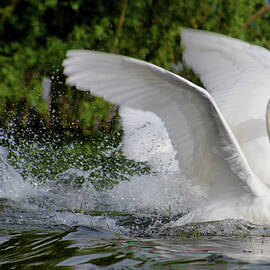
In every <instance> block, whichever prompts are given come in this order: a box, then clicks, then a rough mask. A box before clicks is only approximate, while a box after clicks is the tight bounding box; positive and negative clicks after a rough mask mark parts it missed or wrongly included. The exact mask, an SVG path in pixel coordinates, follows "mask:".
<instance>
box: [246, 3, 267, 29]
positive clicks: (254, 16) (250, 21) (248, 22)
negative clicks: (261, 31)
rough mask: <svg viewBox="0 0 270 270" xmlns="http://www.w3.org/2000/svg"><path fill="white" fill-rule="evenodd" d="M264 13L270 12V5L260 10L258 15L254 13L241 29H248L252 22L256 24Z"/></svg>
mask: <svg viewBox="0 0 270 270" xmlns="http://www.w3.org/2000/svg"><path fill="white" fill-rule="evenodd" d="M264 12H270V4H267V5H266V6H264V7H262V8H261V9H260V10H258V11H257V12H256V13H254V14H253V15H252V16H251V17H250V18H249V19H248V20H247V21H246V22H245V23H244V24H243V25H242V27H241V29H245V28H247V26H248V25H250V24H251V23H252V22H254V21H255V20H256V19H257V18H259V17H260V16H262V14H263V13H264Z"/></svg>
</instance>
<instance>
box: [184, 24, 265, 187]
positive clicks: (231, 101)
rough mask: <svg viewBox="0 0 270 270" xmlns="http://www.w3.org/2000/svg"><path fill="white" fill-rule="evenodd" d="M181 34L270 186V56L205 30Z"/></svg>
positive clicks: (190, 58) (191, 60)
mask: <svg viewBox="0 0 270 270" xmlns="http://www.w3.org/2000/svg"><path fill="white" fill-rule="evenodd" d="M181 36H182V43H183V45H184V46H185V51H184V60H185V62H186V63H187V65H189V66H190V67H191V68H192V69H193V70H194V71H195V72H196V73H197V74H198V75H199V76H200V78H201V81H202V82H203V84H204V85H205V87H206V88H207V89H208V90H209V92H210V93H211V95H212V96H213V98H214V100H215V101H216V102H217V104H218V106H219V108H220V110H221V112H222V114H223V116H224V117H225V119H226V120H227V122H228V124H229V126H230V128H231V129H232V131H233V133H234V135H235V136H236V138H237V140H238V142H239V144H240V147H241V149H242V151H243V153H244V155H245V157H246V158H247V160H248V163H249V165H250V167H251V169H252V170H253V171H254V172H255V174H256V175H257V176H258V177H259V178H260V179H261V180H262V181H264V182H265V183H266V184H267V185H268V186H270V166H269V165H268V162H269V161H270V144H269V139H268V134H267V123H266V119H265V117H266V109H267V103H268V100H269V97H270V52H269V51H268V50H266V49H264V48H262V47H258V46H255V45H250V44H248V43H246V42H243V41H240V40H237V39H234V38H230V37H226V36H223V35H220V34H215V33H209V32H206V31H201V30H193V29H183V30H182V35H181ZM267 161H268V162H267Z"/></svg>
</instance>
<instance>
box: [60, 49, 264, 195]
mask: <svg viewBox="0 0 270 270" xmlns="http://www.w3.org/2000/svg"><path fill="white" fill-rule="evenodd" d="M67 57H68V59H67V60H65V61H64V63H63V65H64V67H65V74H66V75H67V76H68V79H67V83H68V84H70V85H73V86H76V87H77V89H79V90H83V91H84V90H91V91H92V92H93V93H94V94H96V95H101V96H104V98H105V99H107V100H109V101H111V102H113V103H117V104H121V105H124V106H130V107H133V108H135V109H142V110H146V111H152V112H154V113H155V114H157V115H158V116H159V117H160V118H161V119H162V121H163V122H164V124H165V127H166V128H167V130H168V132H169V134H170V138H171V139H172V143H173V146H174V148H175V149H176V151H177V155H178V158H179V160H180V166H181V168H182V169H183V171H184V173H185V174H186V175H187V177H188V178H190V179H192V180H193V181H195V182H196V183H197V184H201V185H205V186H207V187H211V188H210V190H211V191H212V192H218V191H219V192H218V193H219V194H220V195H221V194H226V191H228V192H227V193H228V194H229V193H230V194H231V195H233V194H234V196H235V193H236V194H237V195H239V194H247V193H249V194H258V193H260V192H261V191H262V189H263V186H262V184H261V183H260V182H259V183H258V181H257V180H256V179H255V178H254V176H253V174H252V171H251V170H250V168H249V166H248V163H247V162H246V159H245V157H244V156H243V154H242V151H241V149H240V147H239V145H238V143H237V141H236V140H235V137H234V136H233V134H232V132H231V130H230V128H229V127H228V125H227V123H226V121H225V120H224V119H223V117H222V115H221V113H220V111H219V109H218V108H217V106H216V103H215V102H214V100H213V99H212V97H211V96H210V95H209V93H208V92H207V91H205V90H204V89H202V88H200V87H198V86H196V85H194V84H192V83H191V82H189V81H187V80H185V79H183V78H182V77H179V76H177V75H175V74H173V73H171V72H169V71H166V70H164V69H162V68H160V67H157V66H155V65H153V64H150V63H146V62H143V61H141V60H136V59H133V58H130V57H124V56H119V55H113V54H108V53H101V52H94V51H84V50H75V51H69V52H68V54H67Z"/></svg>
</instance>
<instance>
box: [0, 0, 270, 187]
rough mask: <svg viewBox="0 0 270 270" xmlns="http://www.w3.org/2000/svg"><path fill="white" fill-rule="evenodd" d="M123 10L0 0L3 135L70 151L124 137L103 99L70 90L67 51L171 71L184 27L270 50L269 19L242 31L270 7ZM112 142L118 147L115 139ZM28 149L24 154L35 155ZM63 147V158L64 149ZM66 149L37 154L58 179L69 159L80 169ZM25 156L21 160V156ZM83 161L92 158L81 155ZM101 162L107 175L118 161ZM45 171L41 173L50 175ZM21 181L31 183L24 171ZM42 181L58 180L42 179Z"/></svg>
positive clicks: (174, 1)
mask: <svg viewBox="0 0 270 270" xmlns="http://www.w3.org/2000/svg"><path fill="white" fill-rule="evenodd" d="M124 3H125V2H124V0H122V1H119V0H112V1H105V0H100V1H86V0H72V1H67V0H61V1H60V0H46V1H36V0H27V1H26V0H20V1H7V0H3V1H1V3H0V61H1V66H0V125H1V128H4V129H7V128H9V127H10V125H11V124H12V123H15V124H16V126H17V128H18V129H17V134H15V135H16V136H22V137H23V139H24V140H26V141H27V140H28V141H31V140H32V139H33V138H34V137H35V136H36V135H37V134H39V136H43V137H46V136H47V135H48V134H51V135H54V132H56V133H57V134H60V135H59V136H64V137H65V140H66V142H65V143H66V145H68V148H67V149H71V148H70V147H71V145H72V143H71V142H70V141H71V139H72V138H73V137H75V138H78V137H83V138H84V140H88V139H89V138H90V137H91V136H100V135H101V134H103V135H104V134H105V133H106V132H107V133H109V132H114V131H115V130H119V124H117V123H119V121H118V120H119V119H117V107H115V106H114V105H113V104H110V103H108V102H106V101H104V99H103V98H97V97H93V96H91V95H90V94H89V93H82V92H79V91H75V89H73V88H70V87H67V86H65V77H64V76H63V74H62V61H63V60H64V58H65V54H66V51H67V50H69V49H80V48H84V49H91V50H100V51H106V52H112V51H113V52H116V53H119V54H124V55H129V56H133V57H137V58H140V59H143V60H146V61H150V62H152V63H154V64H157V65H159V66H162V67H164V68H167V69H173V68H172V66H173V64H177V63H178V62H179V61H181V55H182V51H183V47H181V45H180V42H181V38H180V31H181V27H192V28H200V29H205V30H209V31H215V32H220V33H223V34H226V35H230V36H233V37H236V38H240V39H242V40H246V41H249V42H252V43H255V44H258V45H261V46H265V47H267V48H269V49H270V43H269V40H270V29H269V28H270V27H269V25H270V24H269V22H270V13H269V12H265V13H263V14H261V15H260V16H257V17H256V18H255V19H254V20H252V21H251V22H250V23H248V24H247V25H245V23H246V22H249V19H250V18H252V16H253V15H254V14H256V12H258V10H260V9H261V8H263V7H264V6H265V5H266V2H265V0H253V1H249V0H226V1H225V0H201V1H197V0H189V1H182V0H170V1H157V0H134V1H127V9H126V13H125V14H124V15H123V13H122V12H121V11H122V10H124ZM121 14H122V17H121ZM121 20H122V21H123V24H121V23H120V22H121ZM119 28H120V31H118V30H119ZM117 33H119V35H118V34H117ZM116 41H117V42H116ZM183 75H184V76H185V77H186V78H188V79H190V80H193V81H194V82H195V83H199V84H200V81H199V79H198V78H197V77H195V76H194V74H193V73H192V72H191V71H190V70H188V69H185V70H184V72H183ZM44 77H49V78H51V80H52V91H51V97H50V104H49V103H48V101H45V100H43V99H42V96H43V90H42V80H43V78H44ZM111 134H112V133H111ZM103 135H102V136H101V137H102V138H103V139H104V136H103ZM111 138H112V137H111ZM111 140H112V143H114V139H111ZM27 145H28V144H27V143H26V144H25V147H26V148H22V149H23V150H22V151H24V152H25V153H30V152H32V151H34V149H30V148H31V147H30V145H29V147H28V148H27ZM50 146H51V145H50ZM53 147H56V146H53ZM61 147H62V148H61V151H62V150H63V149H64V146H63V145H62V146H61ZM74 147H75V148H74V149H76V151H77V152H78V153H82V151H83V149H82V148H81V147H80V144H77V143H74ZM84 147H85V149H87V150H89V155H92V156H93V155H96V154H97V153H96V152H95V151H94V152H93V151H92V149H88V148H89V147H90V146H89V147H88V144H87V145H84ZM41 148H42V147H41ZM90 148H91V147H90ZM48 149H50V147H49V146H48ZM67 149H66V150H63V151H62V154H61V155H60V156H61V158H60V156H59V157H57V156H51V154H48V153H49V152H50V151H49V152H48V153H46V152H44V153H42V151H40V152H39V153H38V155H39V157H40V158H41V159H42V160H44V162H45V160H51V162H53V160H55V161H56V162H57V164H59V166H58V169H57V170H56V173H60V172H62V171H64V170H66V169H67V167H66V166H65V161H64V160H62V158H63V157H64V156H65V155H66V158H68V159H69V162H71V163H73V164H77V165H78V166H79V163H80V160H77V159H73V156H74V155H73V154H72V153H71V152H72V151H71V150H68V151H67ZM13 150H14V149H13ZM51 150H52V151H51V152H50V153H53V149H51ZM58 150H59V151H60V148H59V149H58V148H57V151H58ZM16 151H17V150H16ZM16 151H15V150H14V151H13V153H15V152H16ZM69 151H71V152H70V153H69ZM74 151H75V150H74ZM63 153H64V154H63ZM119 153H120V152H119ZM20 155H21V156H24V155H23V154H22V153H21V152H20ZM83 155H86V156H87V155H88V154H87V153H85V152H84V153H83ZM117 155H118V154H117ZM119 155H120V154H119ZM32 157H33V156H32ZM32 157H31V155H29V158H30V159H29V160H28V159H27V158H26V157H24V159H25V160H28V161H27V164H35V163H34V160H31V158H32ZM88 157H89V156H88ZM119 158H120V159H121V160H122V162H123V163H125V162H126V166H127V167H129V161H127V160H126V161H124V158H123V157H122V156H121V155H120V156H119ZM10 160H11V161H12V160H13V161H16V157H15V154H14V156H12V154H11V156H10ZM89 160H90V157H89ZM102 160H103V161H100V162H101V163H102V162H103V163H102V164H103V165H102V166H103V167H102V168H103V169H102V170H103V171H104V173H105V174H106V172H107V171H108V170H109V169H108V168H107V169H106V168H105V163H106V162H107V163H108V164H111V165H112V163H114V162H115V160H114V159H109V158H108V159H106V158H104V159H102ZM19 163H20V162H17V161H16V162H14V165H15V166H19V165H18V164H19ZM90 163H91V162H90ZM131 163H132V162H131ZM16 164H17V165H16ZM21 164H22V163H21ZM24 165H26V164H24ZM133 165H134V164H133ZM27 166H28V165H27ZM29 166H30V165H29ZM31 166H32V165H31ZM35 166H36V168H35ZM42 166H43V165H42ZM44 166H45V165H44ZM83 166H84V165H83ZM112 166H116V165H112ZM117 166H118V165H117ZM117 166H116V167H117ZM134 166H135V165H134ZM45 167H46V166H45ZM45 167H44V168H43V172H45V171H46V169H48V168H45ZM84 169H87V170H88V169H89V168H84ZM39 170H42V168H40V167H39V165H38V164H35V165H33V166H32V169H31V170H30V172H31V173H33V174H34V175H36V176H37V175H38V172H39ZM115 170H116V171H119V170H120V168H118V167H117V168H116V169H115ZM139 170H140V169H139ZM50 173H52V172H50ZM131 173H132V172H131V171H129V172H128V174H131ZM22 174H23V175H24V177H25V178H27V177H28V176H27V175H26V174H25V172H23V171H22ZM108 175H109V174H108ZM42 177H45V178H46V177H53V175H45V174H44V175H43V176H42ZM105 178H106V177H105ZM105 182H106V181H105ZM97 187H98V185H97Z"/></svg>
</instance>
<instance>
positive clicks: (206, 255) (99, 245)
mask: <svg viewBox="0 0 270 270" xmlns="http://www.w3.org/2000/svg"><path fill="white" fill-rule="evenodd" d="M0 243H1V244H0V265H1V269H269V268H270V253H269V251H270V239H269V238H267V237H263V236H260V237H259V236H257V237H255V236H253V237H252V238H249V237H236V236H234V237H228V236H203V237H192V236H189V237H185V238H183V237H166V238H162V239H161V238H159V239H152V238H134V237H130V236H129V237H127V236H124V235H119V234H115V233H112V232H109V231H106V230H101V229H94V228H90V227H85V226H79V227H74V228H72V229H69V230H65V231H62V232H51V231H36V230H32V231H23V232H18V233H15V232H13V233H7V232H4V231H2V232H1V233H0Z"/></svg>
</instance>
